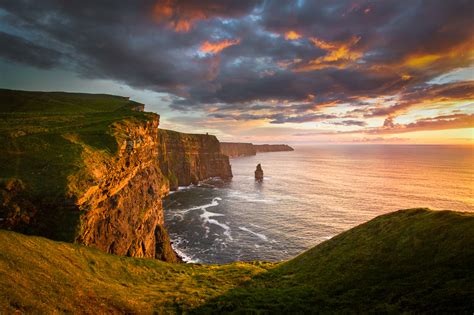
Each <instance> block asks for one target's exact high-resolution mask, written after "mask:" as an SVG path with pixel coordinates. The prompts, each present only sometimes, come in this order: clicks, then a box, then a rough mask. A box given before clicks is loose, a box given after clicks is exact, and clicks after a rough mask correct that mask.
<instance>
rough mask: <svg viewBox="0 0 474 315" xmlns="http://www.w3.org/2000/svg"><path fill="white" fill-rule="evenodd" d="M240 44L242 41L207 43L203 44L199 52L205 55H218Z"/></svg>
mask: <svg viewBox="0 0 474 315" xmlns="http://www.w3.org/2000/svg"><path fill="white" fill-rule="evenodd" d="M239 43H240V39H225V40H221V41H218V42H212V43H211V42H209V41H205V42H204V43H202V45H201V47H199V50H200V51H201V52H203V53H211V54H217V53H218V52H220V51H221V50H223V49H226V48H227V47H229V46H234V45H238V44H239Z"/></svg>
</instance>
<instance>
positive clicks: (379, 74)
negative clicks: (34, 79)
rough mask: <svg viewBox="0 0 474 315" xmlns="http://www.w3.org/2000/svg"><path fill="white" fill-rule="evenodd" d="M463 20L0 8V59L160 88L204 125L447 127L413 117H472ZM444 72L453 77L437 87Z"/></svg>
mask: <svg viewBox="0 0 474 315" xmlns="http://www.w3.org/2000/svg"><path fill="white" fill-rule="evenodd" d="M472 12H474V1H471V0H452V1H445V0H417V1H412V2H410V3H409V5H408V4H407V3H406V2H402V1H399V0H385V1H375V0H323V1H317V2H316V1H286V0H269V1H263V0H242V1H231V0H220V1H218V0H203V1H185V0H137V1H134V2H128V1H118V2H114V3H113V4H110V3H108V2H105V1H94V0H83V1H81V2H77V1H60V0H43V1H33V0H4V1H2V3H1V4H0V44H2V50H1V52H0V58H2V59H3V60H4V61H7V62H13V63H15V64H25V65H29V66H33V67H37V68H41V69H53V68H54V69H67V70H68V71H73V72H74V73H77V74H79V75H80V76H81V77H83V78H88V79H107V80H112V81H115V82H118V83H120V84H125V85H128V86H129V87H132V88H136V89H144V90H149V91H153V92H163V93H167V94H168V98H167V99H168V101H167V102H166V104H168V106H169V107H170V108H171V109H173V110H177V111H180V112H183V113H184V112H187V113H188V114H189V115H198V114H199V115H201V119H204V120H205V119H207V118H216V119H217V117H218V119H220V120H228V121H233V122H238V123H242V124H244V123H250V122H252V123H256V122H259V123H260V124H262V126H270V125H269V124H274V125H275V124H276V125H278V124H308V123H312V124H314V125H315V126H316V127H318V128H333V131H337V128H341V129H342V130H347V128H345V127H352V128H359V129H360V130H361V132H365V131H364V130H371V129H370V128H382V126H381V125H382V124H383V121H384V120H385V124H386V126H385V127H384V128H385V129H384V130H385V131H380V132H389V130H391V129H397V128H399V129H400V128H401V127H397V128H395V126H396V125H397V124H396V123H395V121H400V119H401V118H400V119H399V117H401V116H403V117H402V118H403V119H404V125H405V126H406V128H405V129H406V130H417V128H428V127H427V126H428V125H430V124H431V126H433V127H434V126H435V125H436V124H437V126H442V125H444V126H450V128H458V127H457V126H461V125H462V124H461V121H458V122H456V123H454V122H453V121H452V120H450V121H449V122H443V121H442V120H440V121H437V122H436V123H435V122H432V121H425V122H422V119H423V118H427V117H430V116H432V115H433V114H437V115H438V116H443V115H444V116H445V115H450V114H454V113H455V111H460V112H461V114H466V115H469V114H471V112H470V111H469V109H468V108H467V107H466V104H469V103H474V88H473V84H474V83H473V81H472V79H473V78H472V75H471V76H470V77H469V76H468V74H466V73H468V72H466V71H464V72H462V71H463V70H465V69H466V68H468V67H469V66H472V65H473V64H474V41H473V40H472V38H474V20H473V18H472ZM456 71H457V72H456ZM450 73H464V75H463V76H460V75H458V76H457V77H454V78H453V77H452V76H449V77H450V80H444V81H440V79H439V78H441V77H443V78H447V77H448V74H450ZM428 109H429V110H435V112H426V111H427V110H428ZM423 110H425V112H423ZM183 115H184V114H183ZM206 117H207V118H206ZM433 117H434V116H433ZM457 119H461V118H457ZM456 121H457V120H456ZM410 123H412V124H418V125H416V126H415V125H409V124H410ZM421 125H423V126H421ZM462 126H465V124H464V125H462ZM272 127H276V126H272ZM405 129H404V130H405ZM374 130H375V129H374ZM397 130H398V129H397ZM397 130H392V131H397ZM374 132H378V131H374ZM397 132H398V131H397ZM402 132H405V131H402Z"/></svg>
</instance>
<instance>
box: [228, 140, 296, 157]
mask: <svg viewBox="0 0 474 315" xmlns="http://www.w3.org/2000/svg"><path fill="white" fill-rule="evenodd" d="M220 146H221V150H220V151H221V153H222V154H225V155H227V156H228V157H230V158H235V157H239V156H252V155H256V154H257V153H259V152H260V153H261V152H280V151H294V149H293V148H292V147H290V146H288V145H286V144H252V143H239V142H221V143H220Z"/></svg>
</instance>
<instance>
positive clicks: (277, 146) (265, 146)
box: [253, 144, 295, 152]
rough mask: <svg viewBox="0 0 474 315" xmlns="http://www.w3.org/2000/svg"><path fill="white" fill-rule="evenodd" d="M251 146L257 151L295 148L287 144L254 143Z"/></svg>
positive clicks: (278, 150) (291, 149) (277, 150)
mask: <svg viewBox="0 0 474 315" xmlns="http://www.w3.org/2000/svg"><path fill="white" fill-rule="evenodd" d="M253 147H254V148H255V151H257V152H282V151H294V150H295V149H293V148H292V147H290V146H289V145H287V144H254V145H253Z"/></svg>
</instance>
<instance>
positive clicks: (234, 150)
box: [220, 142, 257, 158]
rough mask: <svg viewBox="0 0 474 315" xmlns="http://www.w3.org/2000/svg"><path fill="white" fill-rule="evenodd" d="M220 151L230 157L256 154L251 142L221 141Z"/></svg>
mask: <svg viewBox="0 0 474 315" xmlns="http://www.w3.org/2000/svg"><path fill="white" fill-rule="evenodd" d="M220 151H221V153H222V154H224V155H227V156H228V157H231V158H233V157H239V156H251V155H255V154H257V152H256V151H255V148H254V146H253V144H251V143H237V142H221V143H220Z"/></svg>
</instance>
